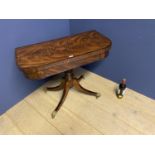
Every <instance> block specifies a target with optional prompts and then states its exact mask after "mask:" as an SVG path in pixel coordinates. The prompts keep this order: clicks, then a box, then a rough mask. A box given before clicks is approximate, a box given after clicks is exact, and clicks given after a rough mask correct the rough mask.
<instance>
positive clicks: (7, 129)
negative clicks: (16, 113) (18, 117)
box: [0, 114, 23, 135]
mask: <svg viewBox="0 0 155 155" xmlns="http://www.w3.org/2000/svg"><path fill="white" fill-rule="evenodd" d="M11 134H14V135H19V134H23V133H22V132H21V131H20V130H19V129H18V128H17V127H16V126H15V124H13V122H12V121H11V120H10V119H9V117H8V116H7V115H6V114H5V115H2V116H0V135H11Z"/></svg>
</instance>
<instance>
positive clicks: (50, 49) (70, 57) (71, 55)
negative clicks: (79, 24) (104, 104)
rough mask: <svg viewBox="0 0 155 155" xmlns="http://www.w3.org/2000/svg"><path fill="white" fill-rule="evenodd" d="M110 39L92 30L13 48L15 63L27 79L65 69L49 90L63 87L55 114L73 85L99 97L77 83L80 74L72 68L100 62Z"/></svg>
mask: <svg viewBox="0 0 155 155" xmlns="http://www.w3.org/2000/svg"><path fill="white" fill-rule="evenodd" d="M111 45H112V42H111V40H110V39H109V38H107V37H106V36H104V35H102V34H101V33H99V32H97V31H95V30H92V31H88V32H83V33H79V34H76V35H72V36H67V37H63V38H59V39H55V40H50V41H45V42H41V43H37V44H33V45H27V46H23V47H18V48H16V63H17V65H18V67H19V68H20V69H21V70H22V71H23V73H24V74H25V76H26V77H27V78H29V79H33V80H39V79H44V78H47V77H49V76H52V75H56V74H59V73H63V72H65V77H64V80H63V82H62V83H61V84H60V85H58V86H56V87H48V88H47V90H49V91H56V90H61V89H63V94H62V98H61V99H60V102H59V103H58V105H57V107H56V108H55V110H54V111H53V113H52V115H51V116H52V118H54V117H55V115H56V113H57V112H58V111H59V109H60V107H61V106H62V104H63V103H64V101H65V98H66V96H67V94H68V92H69V89H70V88H72V87H75V88H76V89H77V90H79V91H80V92H83V93H85V94H88V95H93V96H96V97H99V96H100V95H99V93H97V92H93V91H90V90H87V89H85V88H84V87H82V86H81V85H80V83H79V82H80V80H81V79H82V78H83V75H81V76H80V77H78V78H77V77H75V76H74V74H73V69H74V68H77V67H80V66H83V65H87V64H90V63H92V62H95V61H99V60H101V59H104V58H106V57H107V56H108V53H109V50H110V48H111Z"/></svg>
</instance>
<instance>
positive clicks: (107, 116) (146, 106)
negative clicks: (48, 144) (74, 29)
mask: <svg viewBox="0 0 155 155" xmlns="http://www.w3.org/2000/svg"><path fill="white" fill-rule="evenodd" d="M82 73H85V77H86V78H85V79H83V80H82V81H81V84H82V85H83V86H84V87H86V88H88V89H91V90H94V91H95V90H96V91H98V92H100V93H101V97H100V98H98V99H96V98H95V97H93V96H88V95H84V94H81V93H80V92H77V91H76V90H74V89H72V90H70V92H69V95H68V96H67V99H66V101H65V103H64V105H63V106H62V108H61V109H60V111H59V112H58V114H57V115H56V118H55V119H51V112H52V111H53V110H54V108H55V107H56V105H57V104H58V102H59V100H60V97H61V95H62V91H59V92H45V88H46V86H49V85H51V86H52V85H57V83H59V82H60V79H59V78H58V77H59V76H56V77H52V80H51V81H49V82H47V83H46V84H44V85H43V86H42V87H40V88H39V89H37V90H36V91H34V92H33V93H32V94H30V95H29V96H27V97H26V98H25V99H24V100H23V101H21V102H20V103H18V104H17V105H15V106H14V107H13V108H11V109H10V110H8V111H7V112H6V113H5V114H4V115H2V116H0V134H89V135H90V134H155V119H154V118H155V101H154V100H152V99H150V98H148V97H146V96H144V95H142V94H140V93H137V92H135V91H133V90H131V89H127V91H126V94H125V96H124V97H123V99H117V98H116V95H115V89H116V86H117V84H116V83H115V82H113V81H111V80H108V79H106V78H103V77H101V76H99V75H96V74H94V73H91V72H89V71H86V70H83V69H78V70H76V75H81V74H82Z"/></svg>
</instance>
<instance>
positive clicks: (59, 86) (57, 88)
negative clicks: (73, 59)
mask: <svg viewBox="0 0 155 155" xmlns="http://www.w3.org/2000/svg"><path fill="white" fill-rule="evenodd" d="M64 85H65V82H64V81H63V82H62V83H61V84H60V85H58V86H56V87H47V88H46V89H47V90H49V91H57V90H61V89H63V88H64Z"/></svg>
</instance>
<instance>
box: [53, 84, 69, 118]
mask: <svg viewBox="0 0 155 155" xmlns="http://www.w3.org/2000/svg"><path fill="white" fill-rule="evenodd" d="M69 89H70V83H69V82H66V83H65V84H64V91H63V94H62V97H61V100H60V102H59V104H58V105H57V107H56V108H55V110H54V111H53V112H52V115H51V117H52V118H55V115H56V114H57V112H58V111H59V109H60V108H61V106H62V104H63V103H64V101H65V99H66V96H67V94H68V91H69Z"/></svg>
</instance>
